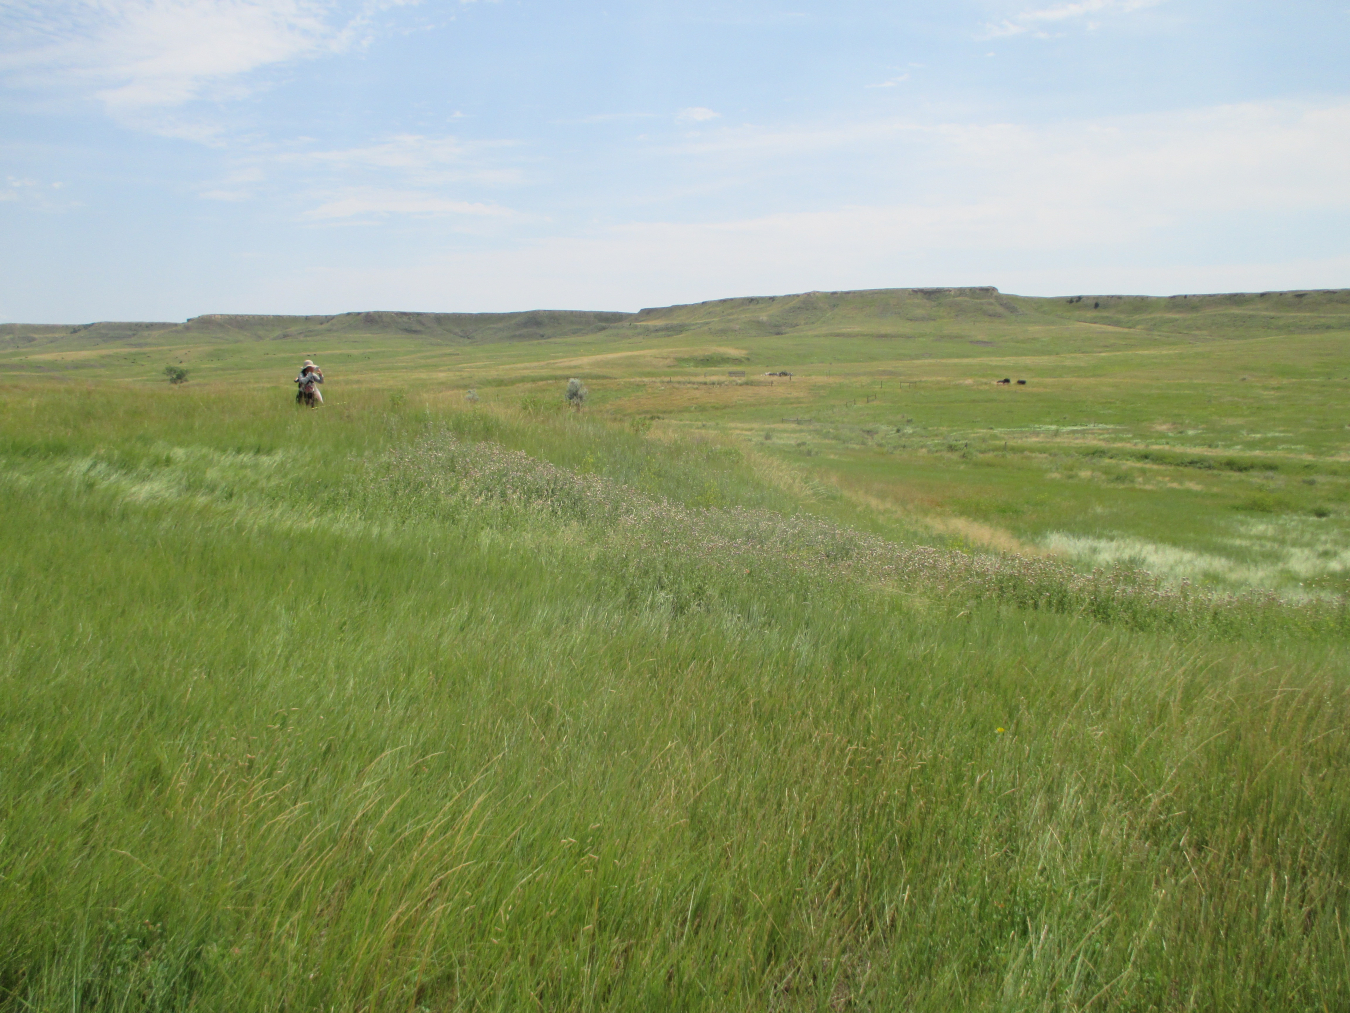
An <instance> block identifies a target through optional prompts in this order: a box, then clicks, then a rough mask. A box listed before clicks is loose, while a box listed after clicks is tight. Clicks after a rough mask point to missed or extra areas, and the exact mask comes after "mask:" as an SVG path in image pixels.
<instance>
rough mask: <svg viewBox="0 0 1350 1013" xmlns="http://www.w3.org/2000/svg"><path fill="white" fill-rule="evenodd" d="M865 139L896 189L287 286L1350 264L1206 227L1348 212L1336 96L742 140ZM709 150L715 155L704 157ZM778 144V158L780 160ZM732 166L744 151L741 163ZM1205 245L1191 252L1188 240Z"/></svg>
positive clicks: (1220, 281) (683, 297) (1164, 281)
mask: <svg viewBox="0 0 1350 1013" xmlns="http://www.w3.org/2000/svg"><path fill="white" fill-rule="evenodd" d="M787 136H791V138H792V140H794V141H795V142H796V144H797V146H798V148H799V149H805V150H807V151H809V152H815V151H818V150H821V149H822V148H828V147H830V146H832V145H833V146H839V145H843V144H858V143H862V142H864V141H868V142H870V143H872V144H875V145H876V146H877V147H878V149H879V150H880V151H882V152H887V153H889V155H890V157H891V158H892V159H893V160H894V161H896V162H897V163H899V162H902V161H912V162H918V163H922V166H923V169H924V171H923V173H922V174H921V176H919V177H916V178H915V181H914V185H913V187H912V191H911V192H909V193H908V194H906V195H905V196H903V197H901V198H899V199H897V200H894V201H892V202H890V203H871V204H862V203H859V204H856V205H853V206H838V205H835V206H832V207H829V206H827V207H823V208H821V209H819V210H802V211H792V212H783V213H776V214H764V215H758V216H753V217H743V218H729V219H726V220H722V221H710V222H707V221H705V222H677V221H647V222H630V223H628V224H623V225H619V226H615V227H611V228H607V229H594V230H589V231H585V232H576V233H573V234H570V235H569V234H561V235H552V236H548V237H539V238H535V239H533V240H531V241H526V242H523V243H520V242H518V243H515V244H513V245H510V246H506V247H500V248H498V249H495V250H486V251H483V250H480V251H476V252H474V253H473V254H468V253H464V254H455V255H450V256H438V257H435V258H434V259H431V260H429V261H424V262H422V263H421V264H420V265H419V264H417V263H410V264H404V265H400V266H398V267H397V268H393V267H389V268H387V269H386V268H385V267H381V266H375V267H373V268H370V269H366V270H363V271H360V272H356V271H352V272H344V271H333V272H331V273H328V272H325V273H321V274H313V275H306V276H303V277H300V276H296V277H292V278H291V279H289V280H288V282H287V283H288V284H293V285H294V286H295V287H296V291H297V292H305V293H311V294H310V295H309V296H308V301H309V302H310V303H312V304H319V305H323V304H325V303H324V300H325V299H328V300H335V301H336V302H338V303H342V304H343V305H346V304H347V303H350V301H351V298H352V296H351V294H350V293H351V292H353V291H357V292H360V293H362V299H363V300H364V301H365V302H369V303H371V304H374V303H376V302H379V303H382V304H389V305H414V304H415V305H420V306H427V307H434V308H443V309H484V310H487V309H509V308H518V307H519V306H521V305H556V306H570V307H580V306H590V307H612V308H629V309H633V308H637V307H638V306H640V305H659V304H665V303H670V302H677V301H696V300H701V299H707V298H715V297H718V296H731V295H744V294H746V293H771V292H787V291H802V290H808V289H817V288H820V289H832V288H862V287H886V286H905V285H954V284H996V285H999V286H1000V287H1002V288H1004V289H1006V290H1011V291H1022V292H1027V293H1030V294H1054V293H1058V292H1074V291H1108V292H1109V291H1142V292H1153V293H1173V292H1185V291H1225V290H1241V289H1248V290H1250V289H1265V288H1281V287H1284V288H1298V287H1339V286H1344V285H1346V284H1347V283H1350V258H1347V257H1345V256H1343V255H1341V256H1328V255H1325V251H1323V253H1322V255H1319V254H1318V253H1317V252H1316V251H1313V250H1310V251H1309V252H1308V254H1307V255H1306V256H1304V257H1302V258H1301V259H1297V260H1293V259H1290V260H1288V261H1281V260H1279V259H1274V255H1272V254H1268V253H1267V252H1266V251H1264V250H1259V249H1257V248H1255V247H1252V246H1250V245H1247V246H1245V247H1240V248H1238V249H1230V248H1228V247H1226V246H1224V245H1223V244H1222V242H1220V241H1217V240H1215V239H1214V238H1213V236H1214V235H1215V234H1217V233H1221V232H1222V230H1224V229H1226V228H1228V227H1230V226H1234V225H1237V226H1241V225H1242V224H1243V223H1245V222H1247V221H1249V220H1251V219H1253V218H1254V217H1257V216H1263V215H1264V216H1267V218H1268V219H1279V218H1280V217H1281V216H1286V215H1299V214H1302V215H1307V214H1309V213H1312V214H1318V215H1336V214H1345V213H1350V189H1347V188H1346V187H1345V186H1344V183H1343V175H1344V173H1343V169H1342V167H1343V166H1345V165H1347V164H1350V101H1342V102H1340V103H1337V104H1328V105H1319V106H1305V105H1297V104H1275V103H1270V104H1250V105H1238V106H1225V107H1218V108H1211V109H1201V110H1193V111H1190V112H1185V113H1176V114H1168V115H1163V116H1135V117H1120V118H1116V119H1112V120H1107V121H1097V122H1089V123H1060V124H1055V125H1050V126H1022V125H997V124H995V125H969V124H965V125H963V124H952V125H946V126H915V125H909V126H908V127H905V128H904V129H901V128H900V127H899V126H898V125H897V124H895V123H893V122H890V123H883V124H878V125H874V129H872V130H871V131H868V130H866V129H864V128H863V127H862V126H860V127H858V128H856V129H854V130H851V131H841V130H833V129H832V130H826V131H819V132H816V133H814V134H813V133H811V132H809V131H803V132H801V133H800V134H798V135H775V141H774V144H773V145H772V146H771V147H770V148H765V147H762V146H758V147H757V146H752V147H751V148H750V149H738V150H737V151H736V152H735V153H734V154H735V155H736V157H737V158H738V159H739V158H740V157H741V156H742V155H744V153H745V151H746V150H752V151H754V152H755V153H756V157H762V158H763V160H764V161H769V162H777V161H779V160H781V159H782V158H783V157H784V155H783V153H784V152H785V151H789V149H788V148H787V147H786V144H785V137H787ZM705 155H706V157H708V158H721V157H723V155H724V152H723V151H721V150H718V151H713V152H705ZM789 157H790V156H789ZM738 164H739V163H738ZM1196 246H1199V247H1201V248H1202V249H1201V252H1199V253H1197V252H1195V250H1194V249H1192V247H1196Z"/></svg>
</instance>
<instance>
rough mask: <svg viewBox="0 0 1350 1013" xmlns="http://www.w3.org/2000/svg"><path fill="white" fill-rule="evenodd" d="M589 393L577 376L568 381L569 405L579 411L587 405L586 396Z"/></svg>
mask: <svg viewBox="0 0 1350 1013" xmlns="http://www.w3.org/2000/svg"><path fill="white" fill-rule="evenodd" d="M589 393H590V391H588V390H587V389H586V385H585V384H584V383H582V382H581V381H580V380H578V379H577V378H576V377H575V376H574V377H572V379H570V380H568V381H567V403H568V404H570V405H571V406H572V407H573V408H575V409H576V410H577V411H581V406H582V404H583V403H585V401H586V395H587V394H589Z"/></svg>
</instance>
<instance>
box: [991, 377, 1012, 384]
mask: <svg viewBox="0 0 1350 1013" xmlns="http://www.w3.org/2000/svg"><path fill="white" fill-rule="evenodd" d="M994 382H995V383H1012V381H1011V380H1009V379H1008V378H1007V377H1006V376H1005V377H1004V378H1003V379H1002V380H995V381H994Z"/></svg>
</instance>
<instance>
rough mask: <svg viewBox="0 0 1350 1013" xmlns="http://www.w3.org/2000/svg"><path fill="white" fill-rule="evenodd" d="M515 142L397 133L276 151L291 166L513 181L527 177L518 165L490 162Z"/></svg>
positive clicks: (436, 179)
mask: <svg viewBox="0 0 1350 1013" xmlns="http://www.w3.org/2000/svg"><path fill="white" fill-rule="evenodd" d="M512 147H515V143H514V142H512V141H472V142H465V141H461V140H459V139H458V138H456V137H452V136H447V137H427V136H424V135H422V134H396V135H394V136H393V137H389V138H386V139H384V140H381V141H376V142H374V143H371V144H366V145H362V146H360V147H356V148H338V149H334V150H330V151H296V152H287V153H283V154H279V155H276V156H273V158H274V159H275V161H276V162H278V163H280V164H285V165H290V166H308V167H312V168H326V169H330V170H333V171H335V172H343V173H350V172H353V171H369V172H372V173H385V174H390V173H393V174H398V175H403V176H405V177H407V178H410V179H415V180H417V181H419V182H422V183H448V182H460V181H464V180H474V181H476V182H480V183H492V184H510V183H517V182H519V181H520V179H521V173H520V171H519V170H518V169H515V168H512V167H503V166H498V165H494V164H488V162H487V161H486V159H487V156H488V155H489V154H490V153H492V152H494V151H500V150H502V149H507V148H512Z"/></svg>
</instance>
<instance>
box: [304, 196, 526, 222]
mask: <svg viewBox="0 0 1350 1013" xmlns="http://www.w3.org/2000/svg"><path fill="white" fill-rule="evenodd" d="M390 215H414V216H418V217H424V218H439V217H445V216H464V215H467V216H470V217H474V218H516V217H519V215H518V213H517V212H515V211H513V210H511V209H510V208H505V207H502V206H501V205H499V204H486V203H481V202H475V201H462V200H452V199H449V198H446V197H442V196H438V195H436V194H433V193H422V192H418V191H413V190H403V191H399V190H374V189H365V190H360V189H358V190H350V191H347V192H345V193H342V194H339V195H334V196H333V197H332V199H330V200H327V201H325V202H324V203H323V204H321V205H320V206H319V207H316V208H314V209H313V210H312V211H309V212H307V213H306V215H305V217H307V218H311V219H316V220H333V219H351V218H367V219H369V218H386V217H388V216H390Z"/></svg>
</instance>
